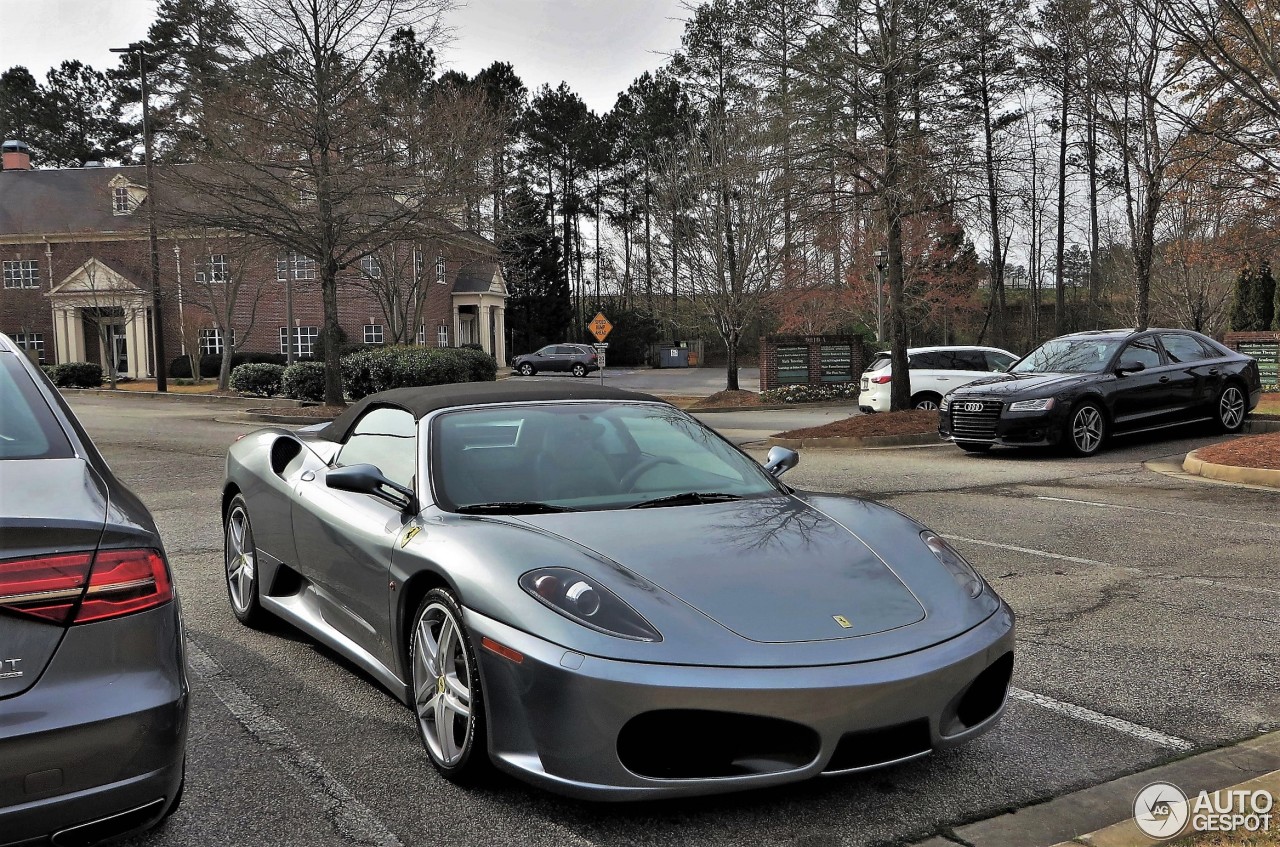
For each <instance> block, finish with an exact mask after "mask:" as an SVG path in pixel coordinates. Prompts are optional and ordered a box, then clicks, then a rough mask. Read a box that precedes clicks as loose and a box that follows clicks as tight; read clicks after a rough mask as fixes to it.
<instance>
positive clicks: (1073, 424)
mask: <svg viewBox="0 0 1280 847" xmlns="http://www.w3.org/2000/svg"><path fill="white" fill-rule="evenodd" d="M1108 428H1109V427H1108V424H1107V414H1106V412H1104V411H1103V410H1102V407H1101V406H1099V405H1098V404H1097V403H1095V402H1093V401H1092V400H1086V401H1085V402H1083V403H1081V404H1080V405H1078V406H1076V407H1075V408H1074V409H1072V410H1071V414H1070V415H1068V416H1067V429H1066V432H1064V433H1063V436H1062V444H1063V446H1064V447H1066V448H1067V453H1069V454H1070V455H1072V456H1080V457H1085V456H1093V455H1096V454H1097V453H1098V451H1100V450H1101V449H1102V446H1103V445H1104V444H1105V443H1106V441H1107V430H1108Z"/></svg>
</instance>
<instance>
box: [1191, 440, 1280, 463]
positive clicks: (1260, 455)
mask: <svg viewBox="0 0 1280 847" xmlns="http://www.w3.org/2000/svg"><path fill="white" fill-rule="evenodd" d="M1196 458H1198V459H1200V460H1202V461H1205V462H1209V463H1210V464H1214V465H1234V466H1235V467H1238V468H1269V469H1271V470H1277V471H1280V432H1267V433H1263V434H1262V435H1247V436H1245V437H1244V438H1236V439H1234V440H1232V441H1226V442H1223V443H1222V444H1214V445H1213V446H1211V447H1202V448H1200V449H1199V450H1197V451H1196Z"/></svg>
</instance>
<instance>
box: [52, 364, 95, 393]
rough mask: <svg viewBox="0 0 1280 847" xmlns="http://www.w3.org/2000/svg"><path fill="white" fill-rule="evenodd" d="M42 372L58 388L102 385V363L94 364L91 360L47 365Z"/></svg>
mask: <svg viewBox="0 0 1280 847" xmlns="http://www.w3.org/2000/svg"><path fill="white" fill-rule="evenodd" d="M44 372H45V373H47V374H48V375H49V379H50V381H51V382H53V384H54V385H56V386H58V387H59V388H97V387H99V386H100V385H102V365H95V364H93V363H92V362H64V363H63V364H61V365H47V366H45V368H44Z"/></svg>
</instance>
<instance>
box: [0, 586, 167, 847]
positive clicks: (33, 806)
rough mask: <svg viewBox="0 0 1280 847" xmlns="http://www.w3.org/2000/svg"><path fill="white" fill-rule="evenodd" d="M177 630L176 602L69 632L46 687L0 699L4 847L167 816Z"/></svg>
mask: <svg viewBox="0 0 1280 847" xmlns="http://www.w3.org/2000/svg"><path fill="white" fill-rule="evenodd" d="M180 633H181V625H180V623H179V614H178V610H177V604H176V602H175V603H170V604H167V605H165V606H162V607H160V608H157V609H152V610H150V611H146V612H140V613H138V614H136V615H130V616H128V617H125V618H120V619H116V620H109V621H102V622H100V623H92V624H86V625H83V626H74V627H71V628H70V629H69V630H67V633H66V635H65V636H64V637H63V639H62V643H61V644H60V645H59V647H58V651H57V653H56V654H55V655H54V657H53V660H52V661H51V662H50V663H49V666H48V667H47V668H46V669H45V671H44V673H43V674H42V675H41V677H40V679H39V681H38V682H37V683H36V684H35V685H34V686H32V687H31V688H30V689H28V690H27V691H26V692H24V693H23V694H19V695H17V696H15V697H12V698H9V699H6V700H0V844H15V843H22V842H25V841H28V840H34V839H44V838H47V837H48V836H50V835H52V834H54V833H57V832H60V831H62V830H64V829H68V828H71V827H76V826H80V825H83V824H88V823H91V822H96V821H102V820H103V819H110V818H114V817H115V816H119V815H122V813H130V812H133V811H135V810H140V809H143V807H146V809H145V811H143V812H141V813H140V814H135V815H133V816H129V815H127V814H126V815H125V816H124V817H121V818H118V819H117V820H118V822H119V823H120V824H121V825H122V826H126V827H127V830H126V831H130V830H133V829H140V828H145V827H146V826H148V825H150V824H152V823H154V822H155V821H156V820H158V819H159V818H160V816H161V814H162V813H163V812H164V810H165V809H166V808H167V807H168V806H169V805H170V804H171V803H172V801H173V798H174V796H175V795H176V793H177V791H178V786H179V784H180V783H181V781H182V775H183V762H184V756H185V752H184V751H185V747H186V736H187V709H188V703H189V699H190V698H189V693H188V687H187V678H186V668H185V659H184V657H183V653H182V643H181V636H180ZM111 825H112V824H110V823H108V824H106V825H105V828H106V829H107V830H108V831H109V830H110V827H111Z"/></svg>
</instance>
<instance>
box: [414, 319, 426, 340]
mask: <svg viewBox="0 0 1280 847" xmlns="http://www.w3.org/2000/svg"><path fill="white" fill-rule="evenodd" d="M413 343H414V344H418V345H425V344H426V343H427V327H426V325H425V324H419V325H418V334H417V335H415V336H414V337H413Z"/></svg>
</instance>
